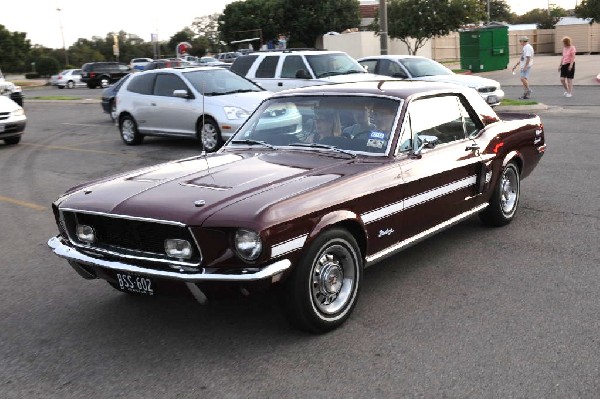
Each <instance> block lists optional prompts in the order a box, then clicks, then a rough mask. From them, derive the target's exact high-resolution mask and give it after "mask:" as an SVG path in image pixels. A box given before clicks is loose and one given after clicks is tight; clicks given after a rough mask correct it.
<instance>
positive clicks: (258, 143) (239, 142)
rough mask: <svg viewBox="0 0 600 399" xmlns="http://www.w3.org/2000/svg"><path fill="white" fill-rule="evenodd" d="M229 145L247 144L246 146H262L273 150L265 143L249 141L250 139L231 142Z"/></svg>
mask: <svg viewBox="0 0 600 399" xmlns="http://www.w3.org/2000/svg"><path fill="white" fill-rule="evenodd" d="M231 144H248V145H255V144H256V145H262V146H264V147H269V148H270V149H272V150H274V149H275V147H274V146H272V145H271V144H269V143H265V142H264V141H260V140H250V139H244V140H231Z"/></svg>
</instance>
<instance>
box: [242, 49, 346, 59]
mask: <svg viewBox="0 0 600 399" xmlns="http://www.w3.org/2000/svg"><path fill="white" fill-rule="evenodd" d="M260 54H265V55H268V54H304V55H316V54H346V53H345V52H343V51H341V50H312V49H311V50H285V49H283V50H266V51H253V52H251V53H249V54H244V55H242V57H247V56H249V55H260Z"/></svg>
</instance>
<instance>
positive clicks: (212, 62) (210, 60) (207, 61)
mask: <svg viewBox="0 0 600 399" xmlns="http://www.w3.org/2000/svg"><path fill="white" fill-rule="evenodd" d="M198 64H200V65H202V66H220V67H223V68H231V64H230V63H227V62H221V61H219V60H218V59H216V58H215V57H200V59H199V60H198Z"/></svg>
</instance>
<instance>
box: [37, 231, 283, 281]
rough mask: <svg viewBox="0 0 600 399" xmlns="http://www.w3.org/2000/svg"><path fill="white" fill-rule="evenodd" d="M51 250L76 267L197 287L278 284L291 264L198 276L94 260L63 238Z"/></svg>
mask: <svg viewBox="0 0 600 399" xmlns="http://www.w3.org/2000/svg"><path fill="white" fill-rule="evenodd" d="M48 246H49V247H50V248H51V249H52V251H53V252H54V253H55V254H56V255H58V256H59V257H61V258H64V259H66V260H68V261H69V263H71V264H73V263H76V264H83V265H90V266H96V267H102V268H105V269H110V270H119V271H123V272H128V273H134V274H141V275H145V276H149V277H156V278H166V279H172V280H178V281H182V282H187V283H197V282H202V281H215V282H217V281H220V282H250V281H259V280H264V279H269V278H270V279H272V281H273V282H275V281H277V280H279V278H280V277H281V274H282V273H283V272H284V271H286V270H288V269H289V268H290V266H291V265H292V263H291V262H290V260H289V259H282V260H279V261H276V262H274V263H271V264H270V265H268V266H265V267H264V268H261V269H258V271H254V270H252V271H246V272H245V273H241V274H219V273H205V271H204V270H202V269H201V270H199V271H198V272H197V273H180V272H171V271H166V270H155V269H147V268H143V267H139V266H135V265H130V264H127V263H123V262H117V261H111V260H105V259H98V258H93V257H91V256H89V255H86V254H84V253H82V252H80V251H78V250H77V249H75V248H73V247H71V246H69V245H66V244H65V243H64V242H63V239H62V238H61V237H60V236H56V237H52V238H50V239H49V240H48Z"/></svg>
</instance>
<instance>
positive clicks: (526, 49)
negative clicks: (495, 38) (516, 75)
mask: <svg viewBox="0 0 600 399" xmlns="http://www.w3.org/2000/svg"><path fill="white" fill-rule="evenodd" d="M519 44H521V46H523V51H522V52H521V58H519V62H517V63H516V64H515V66H513V68H512V70H513V72H514V70H515V69H516V68H517V67H518V66H520V67H521V73H520V77H521V83H522V84H523V96H522V97H519V99H520V100H525V99H528V98H530V97H531V88H530V87H529V73H530V72H531V67H532V66H533V47H532V46H531V44H529V38H528V37H527V36H521V37H520V38H519Z"/></svg>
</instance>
